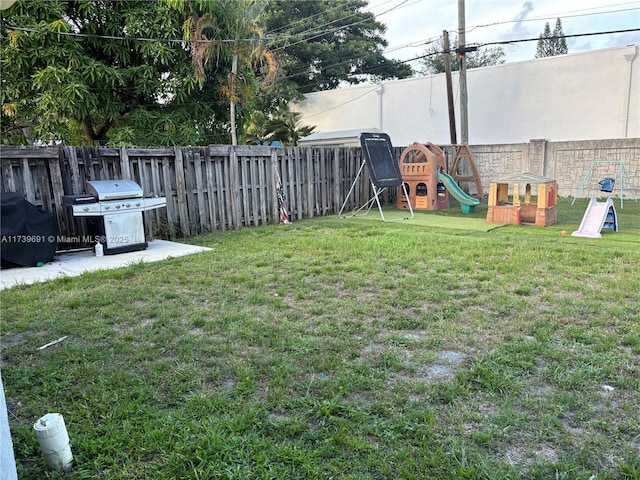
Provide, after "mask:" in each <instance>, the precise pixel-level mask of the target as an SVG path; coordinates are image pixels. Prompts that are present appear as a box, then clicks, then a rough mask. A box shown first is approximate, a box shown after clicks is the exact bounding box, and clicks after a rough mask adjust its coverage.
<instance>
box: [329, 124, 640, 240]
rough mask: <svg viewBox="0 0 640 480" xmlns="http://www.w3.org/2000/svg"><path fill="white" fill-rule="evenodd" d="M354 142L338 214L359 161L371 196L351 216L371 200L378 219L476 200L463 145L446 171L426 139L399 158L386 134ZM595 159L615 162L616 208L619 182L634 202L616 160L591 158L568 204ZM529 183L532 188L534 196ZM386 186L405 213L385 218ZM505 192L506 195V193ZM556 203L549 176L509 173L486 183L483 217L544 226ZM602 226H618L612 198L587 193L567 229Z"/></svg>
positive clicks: (594, 230)
mask: <svg viewBox="0 0 640 480" xmlns="http://www.w3.org/2000/svg"><path fill="white" fill-rule="evenodd" d="M360 144H361V146H362V149H363V152H364V162H363V163H362V165H361V166H360V169H359V170H358V173H357V175H356V178H355V179H354V181H353V184H352V186H351V189H350V190H349V192H348V194H347V197H346V199H345V201H344V203H343V204H342V208H341V209H340V212H339V213H338V216H340V217H343V211H344V209H345V207H346V205H347V201H348V199H349V197H350V196H351V195H352V193H353V191H354V188H355V186H356V183H357V182H358V179H359V177H360V175H361V173H362V170H363V169H364V167H365V165H366V166H367V168H368V171H369V177H370V182H371V187H372V191H373V197H372V198H370V199H369V200H368V201H367V202H366V203H365V204H364V205H363V206H361V207H360V208H358V209H357V210H355V211H353V212H352V213H351V215H350V216H352V217H356V216H359V215H366V214H368V213H369V211H370V210H371V208H372V207H373V204H374V202H375V203H376V204H377V205H378V209H379V210H380V215H381V217H382V220H383V221H385V222H387V221H398V220H404V219H408V218H412V217H413V216H414V213H413V211H414V209H415V210H445V209H448V208H449V195H451V196H453V197H454V198H455V199H456V200H458V202H459V203H460V207H461V209H462V212H463V213H465V214H470V213H473V212H474V210H475V207H476V206H477V205H478V204H479V203H480V199H481V198H483V190H482V183H481V181H480V175H479V173H478V170H477V168H476V165H475V162H474V160H473V157H472V155H471V151H470V150H469V147H468V146H467V145H466V144H462V145H456V155H455V158H454V160H453V162H452V165H451V168H450V169H449V173H445V170H446V157H445V153H444V151H443V150H442V149H441V148H440V147H438V146H437V145H434V144H432V143H424V144H422V143H417V142H414V143H413V144H411V145H410V146H409V147H407V148H406V149H405V150H404V151H403V152H402V154H401V155H400V161H399V162H396V161H395V158H394V155H393V152H392V146H391V140H390V138H389V136H388V135H387V134H384V133H361V134H360ZM465 161H466V165H465ZM600 164H615V165H616V166H617V169H618V175H617V177H618V178H617V180H618V184H619V185H620V207H621V208H623V203H622V202H623V195H624V190H625V188H624V187H623V185H624V184H625V182H626V185H627V186H626V188H627V189H628V190H630V191H631V192H632V194H633V198H634V199H635V200H636V201H637V195H636V193H635V190H634V189H633V186H632V185H631V181H630V179H629V176H628V174H627V172H626V170H625V168H624V163H623V162H622V161H619V160H597V161H594V162H593V163H592V165H591V167H590V168H589V171H588V172H587V174H586V175H585V177H584V179H583V180H582V182H581V183H580V186H579V188H578V191H577V192H576V195H575V196H574V199H573V202H572V203H571V205H573V204H574V203H575V200H576V198H577V196H578V194H579V193H580V192H581V191H582V190H583V189H584V188H585V186H588V185H589V184H590V182H591V178H592V176H593V171H594V168H595V167H597V166H599V165H600ZM464 182H467V183H468V184H470V185H469V186H468V188H467V191H472V185H475V192H476V193H475V195H476V197H474V196H471V195H469V194H468V193H466V192H465V191H464V190H463V189H462V188H461V187H460V183H464ZM615 184H616V178H615V177H605V178H604V179H602V180H600V181H599V182H598V185H599V187H600V191H602V192H606V193H611V192H613V190H614V186H615ZM534 186H535V187H537V188H536V190H535V195H534ZM392 187H395V188H396V189H397V199H396V208H398V209H408V210H409V211H410V216H409V217H403V218H396V219H393V220H387V219H385V216H384V212H383V210H382V205H381V203H380V196H381V194H382V192H383V191H384V190H385V189H387V188H392ZM521 187H524V198H522V197H521ZM510 191H511V195H509V192H510ZM557 202H558V184H557V182H556V180H555V179H552V178H547V177H544V176H540V175H535V174H533V173H522V174H516V175H510V176H507V177H504V178H501V179H499V180H497V181H495V182H491V183H490V186H489V195H488V202H487V203H488V208H487V222H489V223H501V224H508V225H535V226H537V227H547V226H550V225H553V224H554V223H556V222H557V211H556V205H557ZM365 209H366V211H365V213H363V214H361V213H360V212H362V211H363V210H365ZM345 216H346V215H345ZM603 228H610V229H611V230H613V231H614V232H617V231H618V216H617V213H616V209H615V206H614V203H613V199H612V198H611V197H609V198H607V200H606V201H605V202H599V201H598V199H597V198H596V197H592V198H591V200H590V201H589V205H588V206H587V210H586V212H585V214H584V217H583V219H582V221H581V223H580V227H579V228H578V230H576V231H575V232H573V233H572V236H574V237H592V238H600V237H601V234H600V232H601V230H602V229H603ZM564 233H565V232H563V234H564Z"/></svg>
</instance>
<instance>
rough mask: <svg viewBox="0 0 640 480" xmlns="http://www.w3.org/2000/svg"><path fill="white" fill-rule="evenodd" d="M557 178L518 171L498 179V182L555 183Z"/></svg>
mask: <svg viewBox="0 0 640 480" xmlns="http://www.w3.org/2000/svg"><path fill="white" fill-rule="evenodd" d="M553 182H555V179H553V178H548V177H543V176H542V175H536V174H535V173H516V174H514V175H508V176H506V177H502V178H501V179H499V180H496V183H553Z"/></svg>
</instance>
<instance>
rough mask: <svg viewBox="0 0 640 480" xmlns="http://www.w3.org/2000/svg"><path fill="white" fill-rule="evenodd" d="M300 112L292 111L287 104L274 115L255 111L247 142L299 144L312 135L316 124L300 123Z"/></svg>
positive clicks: (256, 143)
mask: <svg viewBox="0 0 640 480" xmlns="http://www.w3.org/2000/svg"><path fill="white" fill-rule="evenodd" d="M301 116H302V114H301V113H300V112H292V111H291V110H290V109H289V106H288V105H287V104H282V105H280V107H279V109H278V111H277V112H276V113H275V114H274V115H273V116H272V117H269V116H267V115H266V114H265V113H264V112H261V111H258V110H256V111H254V112H253V113H252V114H251V116H250V118H249V122H248V125H247V127H246V134H245V136H244V140H245V143H248V144H252V145H262V144H264V143H265V142H276V141H277V142H280V143H282V144H283V145H293V146H296V145H298V141H299V140H300V139H301V138H303V137H306V136H307V135H310V134H311V133H313V131H314V130H315V126H303V125H301V124H300V117H301Z"/></svg>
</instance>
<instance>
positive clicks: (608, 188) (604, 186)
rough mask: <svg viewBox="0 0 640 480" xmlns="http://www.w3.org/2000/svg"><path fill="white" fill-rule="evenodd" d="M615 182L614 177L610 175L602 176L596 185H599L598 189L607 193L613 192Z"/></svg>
mask: <svg viewBox="0 0 640 480" xmlns="http://www.w3.org/2000/svg"><path fill="white" fill-rule="evenodd" d="M615 184H616V179H615V178H612V177H606V178H603V179H602V180H600V181H599V182H598V185H600V191H601V192H607V193H611V192H613V187H614V185H615Z"/></svg>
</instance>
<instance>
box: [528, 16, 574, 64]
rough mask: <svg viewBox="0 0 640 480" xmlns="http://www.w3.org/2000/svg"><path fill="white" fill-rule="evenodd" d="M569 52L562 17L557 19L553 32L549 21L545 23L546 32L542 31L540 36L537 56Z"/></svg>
mask: <svg viewBox="0 0 640 480" xmlns="http://www.w3.org/2000/svg"><path fill="white" fill-rule="evenodd" d="M568 52H569V49H568V48H567V40H566V38H564V32H563V31H562V22H561V21H560V19H559V18H558V19H556V26H555V28H554V29H553V33H552V32H551V27H549V22H547V23H545V25H544V32H542V33H541V34H540V37H539V38H538V44H537V46H536V57H535V58H542V57H552V56H554V55H562V54H565V53H568Z"/></svg>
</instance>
